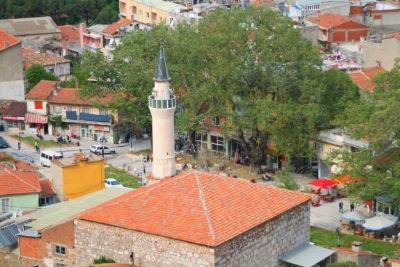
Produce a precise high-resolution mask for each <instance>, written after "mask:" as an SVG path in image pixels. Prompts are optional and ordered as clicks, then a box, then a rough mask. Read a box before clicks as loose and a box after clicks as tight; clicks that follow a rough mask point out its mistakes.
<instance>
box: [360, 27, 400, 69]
mask: <svg viewBox="0 0 400 267" xmlns="http://www.w3.org/2000/svg"><path fill="white" fill-rule="evenodd" d="M361 46H362V52H363V53H362V59H363V62H364V67H365V68H372V67H377V66H380V67H382V68H383V69H385V70H387V71H389V70H391V69H392V68H393V66H394V65H395V64H396V60H398V59H400V32H395V33H388V34H384V35H383V36H382V38H378V39H366V40H364V41H363V42H362V43H361Z"/></svg>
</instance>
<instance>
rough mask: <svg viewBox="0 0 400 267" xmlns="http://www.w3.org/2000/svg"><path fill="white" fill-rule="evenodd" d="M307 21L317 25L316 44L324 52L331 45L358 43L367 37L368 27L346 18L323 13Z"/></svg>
mask: <svg viewBox="0 0 400 267" xmlns="http://www.w3.org/2000/svg"><path fill="white" fill-rule="evenodd" d="M308 20H309V21H310V22H311V23H313V24H316V25H318V43H319V44H320V47H321V49H323V50H325V51H326V50H330V49H331V47H332V44H339V43H346V42H353V41H360V40H361V39H362V38H365V37H367V35H368V26H366V25H364V24H362V23H360V22H358V21H355V20H353V19H352V18H350V17H348V16H343V15H339V14H334V13H323V14H320V15H316V16H311V17H308Z"/></svg>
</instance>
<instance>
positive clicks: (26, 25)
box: [0, 17, 60, 36]
mask: <svg viewBox="0 0 400 267" xmlns="http://www.w3.org/2000/svg"><path fill="white" fill-rule="evenodd" d="M0 28H3V29H5V30H6V31H8V32H9V33H11V34H13V35H15V36H24V35H36V34H51V33H59V32H60V30H59V29H58V28H57V25H56V23H55V22H54V21H53V19H52V18H51V17H35V18H20V19H2V20H0Z"/></svg>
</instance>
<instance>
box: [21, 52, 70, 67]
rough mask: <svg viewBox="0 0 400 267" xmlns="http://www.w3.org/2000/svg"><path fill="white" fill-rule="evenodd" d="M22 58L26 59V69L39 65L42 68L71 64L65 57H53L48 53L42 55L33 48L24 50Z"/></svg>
mask: <svg viewBox="0 0 400 267" xmlns="http://www.w3.org/2000/svg"><path fill="white" fill-rule="evenodd" d="M22 56H23V57H24V67H25V68H29V66H31V65H33V64H39V65H42V66H48V65H55V64H62V63H69V62H70V60H69V59H65V58H63V57H59V56H55V55H51V54H48V53H42V52H39V51H36V50H34V49H32V48H22Z"/></svg>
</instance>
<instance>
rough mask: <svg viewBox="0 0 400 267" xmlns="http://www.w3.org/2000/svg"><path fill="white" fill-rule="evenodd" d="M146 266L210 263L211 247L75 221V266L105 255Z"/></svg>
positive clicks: (203, 264)
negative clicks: (132, 258)
mask: <svg viewBox="0 0 400 267" xmlns="http://www.w3.org/2000/svg"><path fill="white" fill-rule="evenodd" d="M132 252H133V255H134V256H133V257H134V264H135V265H137V266H140V267H147V266H152V267H153V266H154V267H157V266H163V267H164V266H165V267H168V266H171V267H179V266H200V267H201V266H214V250H213V249H212V248H207V247H205V246H200V245H196V244H192V243H187V242H183V241H178V240H174V239H170V238H165V237H160V236H154V235H150V234H146V233H141V232H136V231H131V230H126V229H122V228H118V227H113V226H108V225H103V224H97V223H93V222H87V221H83V220H76V221H75V253H76V266H88V265H89V264H91V263H93V260H94V259H96V258H98V257H100V256H106V257H107V258H111V259H113V260H114V261H116V262H118V263H126V264H131V263H132V260H131V257H130V255H131V253H132Z"/></svg>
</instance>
